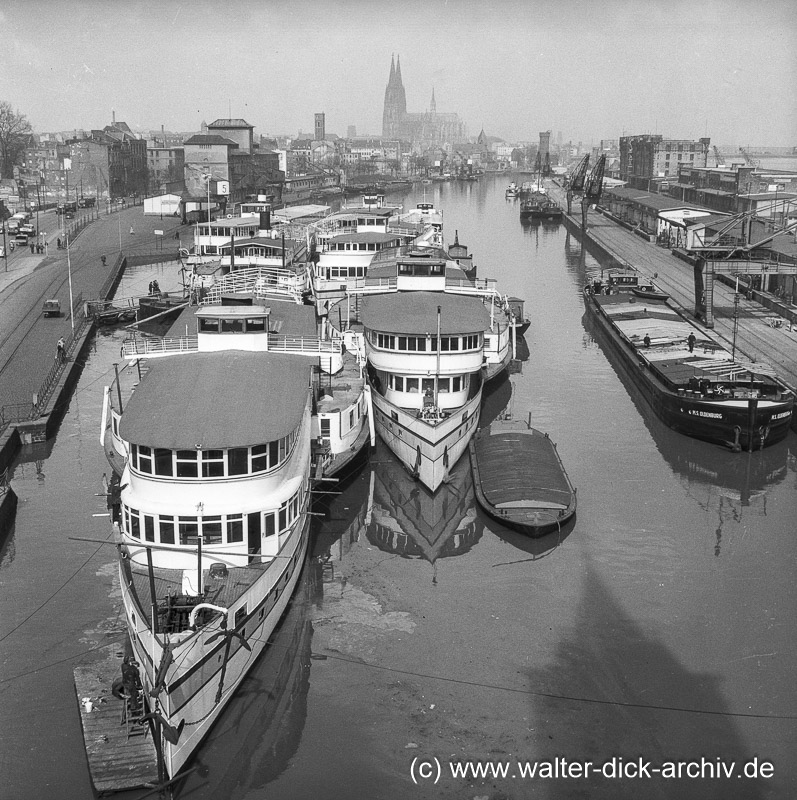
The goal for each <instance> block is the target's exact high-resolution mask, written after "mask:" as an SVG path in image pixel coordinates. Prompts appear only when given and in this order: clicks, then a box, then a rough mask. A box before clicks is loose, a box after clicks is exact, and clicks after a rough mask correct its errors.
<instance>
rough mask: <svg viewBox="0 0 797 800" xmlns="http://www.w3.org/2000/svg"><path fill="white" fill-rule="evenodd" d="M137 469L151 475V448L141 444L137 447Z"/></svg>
mask: <svg viewBox="0 0 797 800" xmlns="http://www.w3.org/2000/svg"><path fill="white" fill-rule="evenodd" d="M138 469H139V471H140V472H144V473H146V474H147V475H152V448H151V447H147V446H146V445H143V444H142V445H141V446H140V447H139V448H138Z"/></svg>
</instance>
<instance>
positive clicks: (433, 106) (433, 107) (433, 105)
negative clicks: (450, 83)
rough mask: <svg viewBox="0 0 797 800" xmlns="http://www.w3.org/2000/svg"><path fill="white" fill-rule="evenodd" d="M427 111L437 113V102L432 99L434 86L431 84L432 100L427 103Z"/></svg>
mask: <svg viewBox="0 0 797 800" xmlns="http://www.w3.org/2000/svg"><path fill="white" fill-rule="evenodd" d="M429 111H431V113H432V114H436V113H437V103H436V102H435V100H434V86H432V102H431V103H430V104H429Z"/></svg>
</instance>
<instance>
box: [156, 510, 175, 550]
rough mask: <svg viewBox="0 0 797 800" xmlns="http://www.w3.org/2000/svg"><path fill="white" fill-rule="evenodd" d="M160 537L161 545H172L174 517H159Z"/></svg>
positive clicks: (164, 515)
mask: <svg viewBox="0 0 797 800" xmlns="http://www.w3.org/2000/svg"><path fill="white" fill-rule="evenodd" d="M159 519H160V535H161V543H162V544H174V517H172V516H168V515H166V514H161V515H160V518H159Z"/></svg>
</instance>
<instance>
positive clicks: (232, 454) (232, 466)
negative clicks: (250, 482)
mask: <svg viewBox="0 0 797 800" xmlns="http://www.w3.org/2000/svg"><path fill="white" fill-rule="evenodd" d="M227 470H228V473H229V474H230V475H246V474H247V473H248V472H249V448H248V447H232V448H230V449H229V450H228V451H227Z"/></svg>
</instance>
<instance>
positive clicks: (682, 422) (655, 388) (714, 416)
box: [584, 290, 794, 451]
mask: <svg viewBox="0 0 797 800" xmlns="http://www.w3.org/2000/svg"><path fill="white" fill-rule="evenodd" d="M584 295H585V302H586V305H587V312H588V313H589V314H590V315H591V318H592V320H593V322H594V323H595V325H596V328H597V330H598V332H599V343H600V344H602V345H603V347H604V348H605V349H607V350H608V351H609V352H610V353H611V354H612V355H613V356H614V357H616V358H617V359H619V361H620V363H621V364H622V367H623V369H624V370H625V371H626V374H627V375H628V377H629V379H630V380H632V381H633V382H634V384H635V385H636V386H637V388H638V389H639V391H640V393H641V395H642V396H643V397H644V398H645V400H646V401H647V402H648V403H649V405H650V407H651V408H652V410H653V411H654V412H655V414H656V415H657V416H658V417H659V418H660V419H661V420H662V422H664V423H665V424H666V425H667V426H668V427H670V428H672V429H673V430H675V431H677V432H679V433H682V434H684V435H685V436H690V437H693V438H695V439H702V440H704V441H708V442H712V443H714V444H719V445H723V446H726V447H729V448H731V449H733V450H735V451H737V450H740V449H741V450H758V449H761V448H762V447H766V446H769V445H772V444H775V443H777V442H780V441H782V440H783V439H784V438H785V437H786V435H787V434H788V431H789V427H790V424H791V418H792V412H793V406H794V397H793V396H792V395H791V394H790V393H789V392H788V390H786V387H783V389H784V391H783V393H782V394H781V397H780V398H779V399H769V398H765V397H762V398H755V397H750V398H747V399H734V398H728V399H720V398H711V397H706V396H705V395H704V394H702V393H701V392H698V391H691V390H689V389H688V388H687V387H686V386H678V387H671V386H668V385H666V384H665V382H664V381H663V380H662V379H661V378H660V376H659V375H658V374H657V372H656V370H655V369H652V368H651V367H650V366H649V365H648V364H646V363H645V362H644V361H643V360H642V359H640V356H639V353H638V351H637V350H636V349H635V348H634V347H633V346H631V345H630V344H629V343H628V342H627V341H626V340H625V339H624V338H622V336H621V334H620V332H619V331H618V330H617V328H616V327H615V326H614V325H613V323H612V321H611V319H609V318H608V316H607V315H606V314H605V313H604V312H603V311H602V309H601V306H600V304H599V303H598V302H597V301H596V299H595V296H594V295H592V294H591V292H589V291H586V290H585V293H584Z"/></svg>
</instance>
